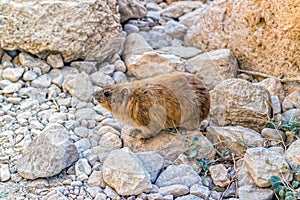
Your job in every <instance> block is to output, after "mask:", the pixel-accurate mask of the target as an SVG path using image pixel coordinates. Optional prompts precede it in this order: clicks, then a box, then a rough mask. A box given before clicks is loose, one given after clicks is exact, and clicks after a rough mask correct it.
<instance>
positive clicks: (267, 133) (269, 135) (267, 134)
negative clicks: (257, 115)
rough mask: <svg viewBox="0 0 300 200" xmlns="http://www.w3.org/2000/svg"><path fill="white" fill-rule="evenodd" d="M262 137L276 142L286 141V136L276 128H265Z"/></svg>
mask: <svg viewBox="0 0 300 200" xmlns="http://www.w3.org/2000/svg"><path fill="white" fill-rule="evenodd" d="M261 136H263V137H264V138H266V139H268V140H271V141H272V140H275V141H285V140H286V134H285V133H284V132H282V131H281V130H276V129H274V128H264V129H263V130H262V131H261Z"/></svg>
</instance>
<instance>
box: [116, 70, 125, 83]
mask: <svg viewBox="0 0 300 200" xmlns="http://www.w3.org/2000/svg"><path fill="white" fill-rule="evenodd" d="M113 79H114V82H115V83H122V82H127V81H128V80H127V77H126V75H125V74H124V73H123V72H121V71H117V72H115V73H114V74H113Z"/></svg>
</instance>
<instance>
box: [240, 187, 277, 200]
mask: <svg viewBox="0 0 300 200" xmlns="http://www.w3.org/2000/svg"><path fill="white" fill-rule="evenodd" d="M238 194H239V198H240V199H243V200H252V199H260V200H271V199H273V196H274V193H273V191H272V190H271V189H263V188H258V187H256V186H254V185H245V186H242V187H239V188H238Z"/></svg>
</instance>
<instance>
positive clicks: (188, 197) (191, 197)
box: [175, 194, 204, 200]
mask: <svg viewBox="0 0 300 200" xmlns="http://www.w3.org/2000/svg"><path fill="white" fill-rule="evenodd" d="M175 200H204V199H202V198H200V197H197V196H195V195H192V194H188V195H185V196H182V197H177V198H176V199H175Z"/></svg>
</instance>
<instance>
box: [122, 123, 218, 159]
mask: <svg viewBox="0 0 300 200" xmlns="http://www.w3.org/2000/svg"><path fill="white" fill-rule="evenodd" d="M127 131H130V129H128V128H126V127H124V128H123V129H122V134H121V137H122V140H123V145H124V147H129V148H130V149H131V150H132V151H133V152H144V151H155V152H157V153H159V154H160V155H161V156H163V157H164V158H165V159H168V160H175V159H176V158H177V157H178V156H179V155H180V154H182V153H185V152H187V151H188V150H189V149H190V148H191V144H192V143H194V145H195V147H196V148H197V155H196V157H197V158H199V159H201V158H206V159H207V160H213V159H214V158H215V155H216V151H215V149H214V147H213V145H212V143H211V142H210V141H209V140H208V139H207V138H206V137H205V136H203V135H202V134H200V133H199V131H180V132H179V133H178V135H172V134H170V133H169V132H166V131H161V132H160V133H159V134H158V135H156V136H155V137H152V138H148V139H147V142H143V141H141V140H140V139H138V138H134V137H130V136H129V134H130V133H128V132H127ZM195 137H197V138H198V141H196V142H195V141H194V138H195ZM182 138H184V139H185V140H186V141H188V142H185V141H184V140H183V139H182Z"/></svg>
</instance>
